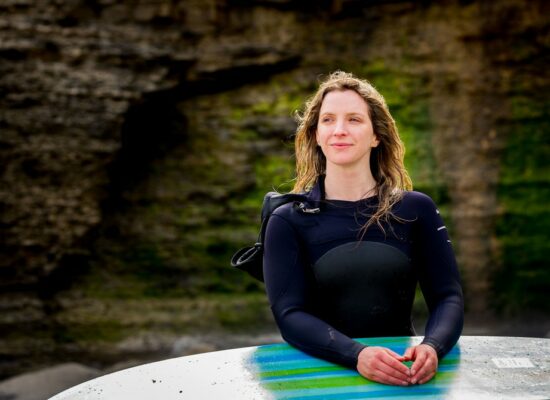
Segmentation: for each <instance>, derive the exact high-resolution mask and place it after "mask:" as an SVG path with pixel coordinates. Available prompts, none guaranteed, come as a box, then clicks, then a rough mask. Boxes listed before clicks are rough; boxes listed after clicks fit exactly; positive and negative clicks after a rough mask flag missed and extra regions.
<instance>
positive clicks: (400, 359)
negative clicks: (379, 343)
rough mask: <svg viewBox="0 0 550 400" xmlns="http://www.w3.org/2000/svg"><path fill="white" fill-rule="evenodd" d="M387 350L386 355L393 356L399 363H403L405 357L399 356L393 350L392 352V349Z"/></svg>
mask: <svg viewBox="0 0 550 400" xmlns="http://www.w3.org/2000/svg"><path fill="white" fill-rule="evenodd" d="M385 350H386V353H388V354H390V355H392V356H393V357H395V358H396V359H397V360H399V361H403V360H404V358H405V357H403V356H402V355H401V354H398V353H396V352H395V351H393V350H390V349H385Z"/></svg>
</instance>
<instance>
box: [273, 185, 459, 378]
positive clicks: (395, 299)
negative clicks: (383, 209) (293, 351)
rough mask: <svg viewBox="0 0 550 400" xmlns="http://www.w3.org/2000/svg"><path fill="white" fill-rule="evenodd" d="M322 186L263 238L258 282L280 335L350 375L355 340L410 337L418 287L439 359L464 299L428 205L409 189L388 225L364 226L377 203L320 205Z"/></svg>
mask: <svg viewBox="0 0 550 400" xmlns="http://www.w3.org/2000/svg"><path fill="white" fill-rule="evenodd" d="M323 193H324V190H323V184H322V179H320V182H319V183H318V184H317V185H316V186H315V187H314V188H313V189H312V191H311V192H309V193H308V195H307V198H308V200H307V201H305V202H303V203H296V202H295V203H289V204H285V205H284V206H281V207H279V208H278V209H277V210H275V212H274V213H273V215H272V216H271V218H270V220H269V223H268V226H267V231H266V239H265V252H264V278H265V284H266V290H267V294H268V297H269V301H270V303H271V309H272V311H273V315H274V316H275V320H276V322H277V324H278V326H279V329H280V331H281V334H282V336H283V338H284V339H285V340H286V341H287V342H288V343H289V344H291V345H293V346H295V347H297V348H298V349H300V350H302V351H304V352H307V353H309V354H312V355H314V356H317V357H320V358H323V359H326V360H329V361H332V362H335V363H339V364H342V365H345V366H348V367H351V368H355V367H356V365H357V357H358V355H359V353H360V352H361V350H362V349H363V348H364V347H365V346H364V345H362V344H360V343H358V342H357V341H355V340H353V339H351V338H352V337H379V336H410V335H414V334H415V332H414V328H413V325H412V321H411V309H412V304H413V300H414V294H415V288H416V284H417V282H419V283H420V287H421V289H422V292H423V294H424V297H425V299H426V302H427V305H428V309H429V311H430V317H429V320H428V322H427V325H426V329H425V337H424V340H423V343H427V344H429V345H431V346H433V347H434V348H435V349H436V350H437V354H438V356H439V357H443V356H444V355H445V354H446V353H447V352H448V351H449V350H450V349H451V348H452V347H453V346H454V344H455V343H456V341H457V340H458V338H459V336H460V333H461V332H462V325H463V297H462V289H461V285H460V277H459V273H458V269H457V266H456V261H455V258H454V254H453V250H452V247H451V243H450V240H449V237H448V234H447V229H446V228H445V226H444V224H443V222H442V220H441V218H440V216H439V211H438V210H437V208H436V206H435V205H434V202H433V201H432V199H431V198H429V197H428V196H426V195H424V194H422V193H419V192H405V193H404V196H403V198H402V200H401V201H400V202H398V203H397V204H396V205H395V206H394V207H393V209H392V211H393V213H394V215H395V216H397V217H399V218H400V219H401V221H398V220H395V219H392V220H391V223H390V224H383V226H384V229H385V233H384V232H383V231H382V230H381V229H380V227H379V226H377V225H376V224H373V225H371V226H370V227H369V229H368V230H367V232H366V234H365V235H364V236H363V238H362V240H361V241H359V240H358V239H359V238H360V229H361V227H362V226H363V225H364V223H365V222H366V221H367V220H368V217H369V216H370V215H371V214H372V213H373V212H374V210H375V209H376V207H377V204H378V198H377V197H371V198H367V199H364V200H360V201H357V202H349V201H333V200H326V201H325V200H323V196H324V194H323Z"/></svg>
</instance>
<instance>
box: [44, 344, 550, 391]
mask: <svg viewBox="0 0 550 400" xmlns="http://www.w3.org/2000/svg"><path fill="white" fill-rule="evenodd" d="M358 340H359V341H360V342H362V343H365V344H367V345H371V346H374V345H376V346H385V347H388V348H390V349H392V350H394V351H395V352H397V353H400V354H402V353H403V352H404V351H405V349H406V348H407V347H408V346H411V345H414V344H417V343H419V342H420V340H421V338H420V337H390V338H369V339H358ZM123 398H131V399H153V398H159V399H168V400H169V399H186V400H188V399H243V400H248V399H275V400H279V399H281V400H282V399H289V400H290V399H292V400H314V399H334V400H336V399H379V398H384V399H407V400H411V399H469V398H472V399H482V400H483V399H496V398H498V399H530V400H535V399H538V400H542V399H550V339H538V338H511V337H484V336H464V337H462V338H461V339H460V340H459V342H458V344H457V345H456V346H455V347H454V348H453V349H452V350H451V352H450V353H449V354H448V355H447V356H445V357H444V358H443V359H442V360H440V365H439V369H438V372H437V374H436V376H435V377H434V378H433V379H432V380H431V381H430V382H428V383H426V384H424V385H414V386H408V387H398V386H389V385H383V384H379V383H376V382H371V381H369V380H367V379H365V378H363V377H362V376H360V375H359V374H358V373H357V372H356V371H354V370H350V369H347V368H344V367H341V366H338V365H335V364H332V363H330V362H327V361H324V360H321V359H318V358H315V357H311V356H309V355H307V354H305V353H302V352H301V351H299V350H297V349H295V348H293V347H291V346H289V345H287V344H273V345H265V346H258V347H247V348H240V349H233V350H224V351H217V352H211V353H205V354H199V355H193V356H186V357H179V358H173V359H169V360H165V361H160V362H156V363H150V364H145V365H142V366H138V367H134V368H129V369H127V370H123V371H119V372H115V373H112V374H109V375H105V376H103V377H100V378H96V379H94V380H91V381H89V382H85V383H83V384H80V385H78V386H75V387H73V388H71V389H68V390H66V391H64V392H62V393H60V394H58V395H56V396H54V397H52V398H51V400H72V399H79V400H80V399H90V400H91V399H123Z"/></svg>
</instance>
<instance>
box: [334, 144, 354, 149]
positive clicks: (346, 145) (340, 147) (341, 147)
mask: <svg viewBox="0 0 550 400" xmlns="http://www.w3.org/2000/svg"><path fill="white" fill-rule="evenodd" d="M330 146H331V147H335V148H337V149H345V148H347V147H351V146H352V144H351V143H331V144H330Z"/></svg>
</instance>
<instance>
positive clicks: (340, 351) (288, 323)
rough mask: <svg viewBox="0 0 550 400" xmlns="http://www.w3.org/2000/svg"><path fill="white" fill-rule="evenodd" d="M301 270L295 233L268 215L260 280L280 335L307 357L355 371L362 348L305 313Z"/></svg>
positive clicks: (306, 288)
mask: <svg viewBox="0 0 550 400" xmlns="http://www.w3.org/2000/svg"><path fill="white" fill-rule="evenodd" d="M304 268H305V263H304V254H303V251H300V240H299V237H298V235H297V234H296V231H295V229H294V228H293V227H292V226H291V224H290V223H289V222H288V221H287V220H285V219H284V218H283V217H281V216H279V215H276V214H274V215H272V216H271V218H270V219H269V223H268V225H267V230H266V238H265V249H264V280H265V286H266V290H267V295H268V298H269V302H270V304H271V310H272V312H273V316H274V317H275V321H276V322H277V325H278V326H279V330H280V331H281V335H282V336H283V338H284V339H285V340H286V341H287V342H288V343H289V344H291V345H292V346H294V347H296V348H298V349H300V350H302V351H304V352H306V353H308V354H311V355H313V356H315V357H319V358H323V359H325V360H328V361H331V362H334V363H337V364H341V365H344V366H346V367H349V368H356V367H357V357H358V356H359V353H360V352H361V350H363V349H364V348H365V346H364V345H362V344H361V343H358V342H356V341H354V340H353V339H351V338H349V337H347V336H346V335H344V334H342V333H340V332H338V331H337V330H336V329H334V328H333V327H331V326H330V325H328V324H327V323H326V322H324V321H322V320H321V319H319V318H317V317H315V316H314V315H312V314H311V313H309V312H308V307H307V302H308V299H309V298H308V296H309V295H310V293H311V292H310V291H311V288H310V286H309V285H308V282H307V279H306V273H305V269H304Z"/></svg>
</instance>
